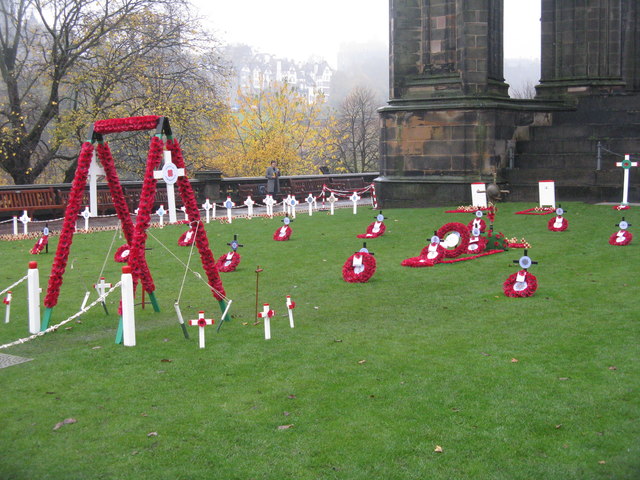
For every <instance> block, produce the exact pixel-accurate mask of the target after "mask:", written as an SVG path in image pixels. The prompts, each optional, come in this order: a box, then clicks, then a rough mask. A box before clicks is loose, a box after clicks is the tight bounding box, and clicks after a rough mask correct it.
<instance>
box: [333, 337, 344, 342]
mask: <svg viewBox="0 0 640 480" xmlns="http://www.w3.org/2000/svg"><path fill="white" fill-rule="evenodd" d="M334 342H335V343H342V340H339V339H337V338H336V339H335V340H334Z"/></svg>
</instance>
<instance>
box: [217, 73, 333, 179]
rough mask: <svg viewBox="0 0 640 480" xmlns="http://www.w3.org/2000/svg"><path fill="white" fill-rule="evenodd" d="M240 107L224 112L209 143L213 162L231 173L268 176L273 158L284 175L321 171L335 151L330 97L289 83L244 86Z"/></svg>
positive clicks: (229, 174) (239, 102)
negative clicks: (251, 89) (310, 96)
mask: <svg viewBox="0 0 640 480" xmlns="http://www.w3.org/2000/svg"><path fill="white" fill-rule="evenodd" d="M237 102H238V103H237V108H233V109H232V108H229V109H228V110H227V111H226V112H224V114H222V115H221V116H220V118H219V119H218V121H217V124H216V126H215V128H214V129H213V131H212V132H211V136H210V138H211V141H210V142H209V144H208V145H207V147H206V148H207V150H208V152H207V153H208V155H209V158H210V161H209V165H210V166H213V167H216V168H219V169H220V170H221V171H222V172H223V174H224V175H225V176H264V174H265V171H266V169H267V166H268V165H269V164H270V162H271V161H272V160H277V161H278V167H279V168H280V170H281V171H282V173H283V174H284V175H303V174H315V173H317V171H318V165H321V164H324V163H325V159H326V157H328V156H331V155H332V153H333V148H334V147H333V146H332V142H329V141H328V138H329V136H330V132H331V126H332V124H333V118H332V117H330V116H327V115H326V113H325V111H324V109H323V102H324V99H323V97H322V96H318V97H316V99H315V101H313V102H308V101H307V98H306V97H305V96H304V95H302V94H300V93H299V92H297V91H296V90H295V88H294V87H293V86H291V85H289V84H287V83H274V84H272V85H270V88H266V89H262V90H260V91H258V92H256V93H246V92H242V91H240V92H238V100H237Z"/></svg>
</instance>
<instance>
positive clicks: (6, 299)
mask: <svg viewBox="0 0 640 480" xmlns="http://www.w3.org/2000/svg"><path fill="white" fill-rule="evenodd" d="M2 303H4V304H5V305H6V306H7V309H6V312H5V314H4V323H9V316H10V315H11V290H9V291H8V292H7V296H6V297H4V300H2Z"/></svg>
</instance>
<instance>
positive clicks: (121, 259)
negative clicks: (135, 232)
mask: <svg viewBox="0 0 640 480" xmlns="http://www.w3.org/2000/svg"><path fill="white" fill-rule="evenodd" d="M130 253H131V247H130V246H129V245H128V244H127V243H125V244H124V245H122V246H121V247H119V248H118V249H117V250H116V253H114V254H113V259H114V260H115V261H116V262H118V263H127V260H128V258H129V254H130Z"/></svg>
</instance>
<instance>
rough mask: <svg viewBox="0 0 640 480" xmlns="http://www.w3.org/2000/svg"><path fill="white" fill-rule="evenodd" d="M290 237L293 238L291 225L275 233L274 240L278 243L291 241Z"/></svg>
mask: <svg viewBox="0 0 640 480" xmlns="http://www.w3.org/2000/svg"><path fill="white" fill-rule="evenodd" d="M289 237H291V227H290V226H289V225H285V226H283V227H280V228H278V229H277V230H276V231H275V232H274V233H273V239H274V240H276V241H277V242H284V241H285V240H289Z"/></svg>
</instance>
